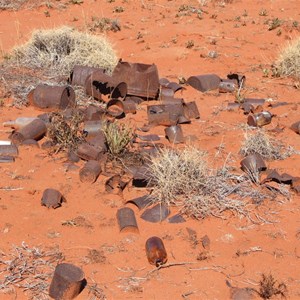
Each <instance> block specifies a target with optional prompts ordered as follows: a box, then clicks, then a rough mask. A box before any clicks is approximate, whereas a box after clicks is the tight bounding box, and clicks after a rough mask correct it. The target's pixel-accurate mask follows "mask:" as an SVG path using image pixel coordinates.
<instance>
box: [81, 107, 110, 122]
mask: <svg viewBox="0 0 300 300" xmlns="http://www.w3.org/2000/svg"><path fill="white" fill-rule="evenodd" d="M104 115H105V109H103V108H101V107H98V106H95V105H89V106H88V107H87V108H86V110H85V111H84V120H85V121H96V120H102V119H103V118H104Z"/></svg>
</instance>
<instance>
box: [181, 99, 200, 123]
mask: <svg viewBox="0 0 300 300" xmlns="http://www.w3.org/2000/svg"><path fill="white" fill-rule="evenodd" d="M183 115H184V116H185V117H186V118H187V119H189V120H190V119H199V118H200V113H199V110H198V106H197V104H196V102H195V101H192V102H187V103H184V104H183Z"/></svg>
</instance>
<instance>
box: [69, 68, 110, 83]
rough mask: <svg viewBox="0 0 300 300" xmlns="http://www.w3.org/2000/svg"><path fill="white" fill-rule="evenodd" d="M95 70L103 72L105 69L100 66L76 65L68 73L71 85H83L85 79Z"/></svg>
mask: <svg viewBox="0 0 300 300" xmlns="http://www.w3.org/2000/svg"><path fill="white" fill-rule="evenodd" d="M95 71H97V72H103V73H104V72H105V70H104V69H102V68H93V67H88V66H80V65H76V66H74V68H73V70H72V72H71V74H70V78H69V82H70V83H71V84H72V85H78V86H82V87H85V82H86V79H87V78H88V77H89V76H90V75H91V74H92V73H93V72H95Z"/></svg>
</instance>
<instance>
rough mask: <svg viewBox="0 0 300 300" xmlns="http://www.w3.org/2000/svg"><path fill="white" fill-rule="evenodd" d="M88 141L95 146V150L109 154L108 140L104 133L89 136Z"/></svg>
mask: <svg viewBox="0 0 300 300" xmlns="http://www.w3.org/2000/svg"><path fill="white" fill-rule="evenodd" d="M86 140H87V142H88V143H89V144H90V145H92V146H94V147H95V148H97V149H98V150H100V151H101V152H102V153H105V152H107V144H106V138H105V135H104V133H103V131H100V132H98V133H97V134H94V135H88V136H87V138H86ZM101 158H102V157H101Z"/></svg>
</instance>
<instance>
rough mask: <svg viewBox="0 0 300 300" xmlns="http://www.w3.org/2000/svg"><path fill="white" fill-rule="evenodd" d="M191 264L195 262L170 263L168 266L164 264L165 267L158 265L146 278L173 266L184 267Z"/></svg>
mask: <svg viewBox="0 0 300 300" xmlns="http://www.w3.org/2000/svg"><path fill="white" fill-rule="evenodd" d="M191 264H197V262H179V263H170V264H166V265H160V266H158V267H157V268H155V269H153V270H151V271H149V272H148V273H147V276H149V275H150V274H152V273H154V272H156V271H159V270H160V269H166V268H170V267H175V266H185V265H191Z"/></svg>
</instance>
